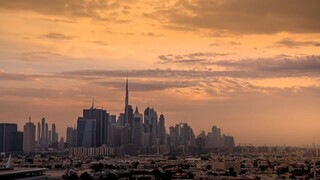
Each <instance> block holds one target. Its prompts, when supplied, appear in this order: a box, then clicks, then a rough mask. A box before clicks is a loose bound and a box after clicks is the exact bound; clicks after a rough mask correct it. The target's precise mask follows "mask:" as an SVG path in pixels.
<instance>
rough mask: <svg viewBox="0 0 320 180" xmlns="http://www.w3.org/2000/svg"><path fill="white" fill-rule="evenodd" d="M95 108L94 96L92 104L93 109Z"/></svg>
mask: <svg viewBox="0 0 320 180" xmlns="http://www.w3.org/2000/svg"><path fill="white" fill-rule="evenodd" d="M93 108H94V98H93V99H92V106H91V109H93Z"/></svg>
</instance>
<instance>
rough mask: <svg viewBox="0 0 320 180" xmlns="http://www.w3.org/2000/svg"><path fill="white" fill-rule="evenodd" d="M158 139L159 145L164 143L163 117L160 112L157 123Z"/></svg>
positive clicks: (164, 128)
mask: <svg viewBox="0 0 320 180" xmlns="http://www.w3.org/2000/svg"><path fill="white" fill-rule="evenodd" d="M158 139H159V144H160V145H165V144H166V127H165V118H164V115H163V114H161V115H160V117H159V123H158Z"/></svg>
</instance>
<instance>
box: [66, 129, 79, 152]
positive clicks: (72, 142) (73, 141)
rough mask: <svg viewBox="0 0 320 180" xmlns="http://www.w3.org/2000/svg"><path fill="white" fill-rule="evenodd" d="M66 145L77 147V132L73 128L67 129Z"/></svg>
mask: <svg viewBox="0 0 320 180" xmlns="http://www.w3.org/2000/svg"><path fill="white" fill-rule="evenodd" d="M66 138H67V139H66V143H67V144H68V146H69V147H75V146H77V130H76V129H75V128H73V127H67V135H66Z"/></svg>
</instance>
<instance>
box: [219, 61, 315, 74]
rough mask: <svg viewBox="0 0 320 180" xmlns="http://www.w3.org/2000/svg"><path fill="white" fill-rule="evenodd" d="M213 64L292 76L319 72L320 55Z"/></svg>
mask: <svg viewBox="0 0 320 180" xmlns="http://www.w3.org/2000/svg"><path fill="white" fill-rule="evenodd" d="M214 64H216V65H219V66H224V67H235V68H236V69H242V70H252V71H259V72H264V73H265V72H269V73H279V74H278V75H281V74H282V75H284V76H285V75H286V74H287V75H288V76H292V75H294V74H298V75H300V76H301V75H302V74H306V75H308V74H319V72H320V56H307V57H301V58H299V57H296V58H284V59H273V58H269V59H268V58H265V59H249V60H240V61H217V62H214Z"/></svg>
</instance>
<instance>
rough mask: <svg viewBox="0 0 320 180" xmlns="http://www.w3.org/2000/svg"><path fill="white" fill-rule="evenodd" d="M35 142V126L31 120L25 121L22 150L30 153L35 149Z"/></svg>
mask: <svg viewBox="0 0 320 180" xmlns="http://www.w3.org/2000/svg"><path fill="white" fill-rule="evenodd" d="M35 143H36V126H35V125H34V124H33V123H32V122H31V118H30V117H29V122H27V123H26V124H25V125H24V127H23V152H25V153H32V152H34V150H35Z"/></svg>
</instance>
